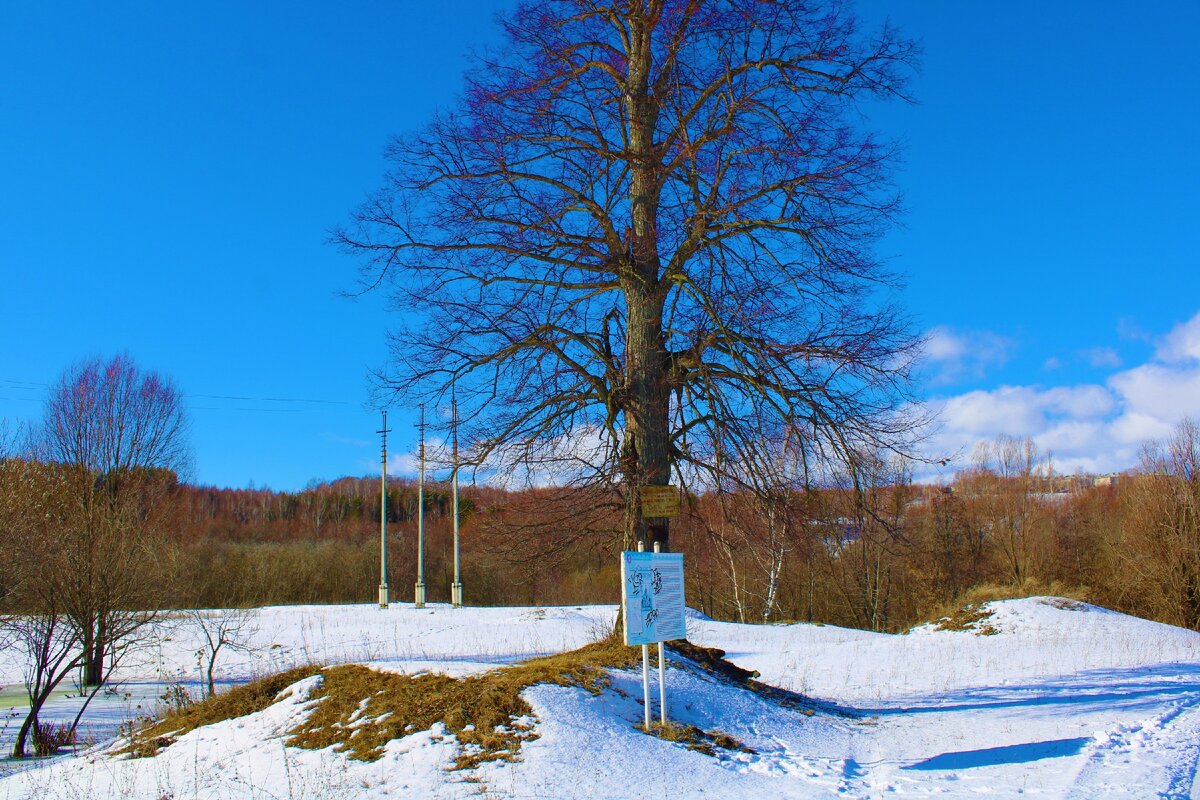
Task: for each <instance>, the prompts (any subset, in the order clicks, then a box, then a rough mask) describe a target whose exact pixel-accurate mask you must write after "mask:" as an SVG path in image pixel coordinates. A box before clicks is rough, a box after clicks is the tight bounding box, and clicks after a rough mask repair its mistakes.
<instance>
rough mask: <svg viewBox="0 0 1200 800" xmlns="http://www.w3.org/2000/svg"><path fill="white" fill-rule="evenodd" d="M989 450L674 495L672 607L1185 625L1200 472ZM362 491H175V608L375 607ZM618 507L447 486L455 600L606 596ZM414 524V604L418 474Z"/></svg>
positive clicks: (438, 539)
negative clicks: (840, 475)
mask: <svg viewBox="0 0 1200 800" xmlns="http://www.w3.org/2000/svg"><path fill="white" fill-rule="evenodd" d="M1019 444H1020V443H1019ZM993 455H994V458H992V459H990V460H989V459H980V460H978V462H977V464H976V466H975V467H973V468H972V469H970V470H966V471H964V472H963V473H961V474H960V475H959V477H958V479H957V480H956V481H955V483H954V484H953V485H952V486H947V487H933V486H920V485H914V484H912V483H910V482H908V481H907V480H906V479H905V477H904V475H903V473H902V472H890V473H887V474H884V473H880V474H878V475H875V476H874V480H873V481H871V480H869V481H866V482H863V483H861V484H860V485H859V486H858V487H857V488H853V489H851V488H842V489H837V488H833V489H822V490H807V491H805V490H793V491H782V492H777V493H775V494H773V495H771V496H769V497H761V496H757V495H752V494H750V493H746V492H735V491H731V492H723V493H718V492H708V493H705V494H702V495H699V496H695V495H692V496H688V497H687V498H686V500H685V502H684V509H683V513H682V515H681V517H680V518H679V519H677V520H675V521H674V523H673V525H672V531H671V549H674V550H680V551H682V552H684V553H685V556H686V564H687V578H688V585H687V592H688V597H687V600H688V603H689V605H691V606H693V607H695V608H698V609H699V610H701V611H703V612H704V613H706V614H709V615H711V616H713V617H716V618H720V619H736V620H744V621H758V622H773V621H780V620H803V621H811V622H823V623H830V624H837V625H845V626H851V627H858V628H865V629H871V630H880V631H898V630H905V629H907V628H908V627H910V626H912V625H913V624H916V623H918V622H921V621H924V620H927V619H930V618H933V617H936V616H938V615H940V614H943V613H947V612H948V611H950V610H952V609H953V608H954V607H955V606H956V605H958V604H961V603H962V602H965V601H966V600H969V599H971V598H986V597H990V596H1011V595H1021V594H1030V593H1057V594H1070V595H1072V596H1076V597H1080V598H1086V599H1089V600H1092V601H1094V602H1097V603H1099V604H1101V605H1104V606H1107V607H1110V608H1114V609H1117V610H1122V611H1127V612H1130V613H1135V614H1138V615H1141V616H1145V617H1148V618H1151V619H1157V620H1161V621H1163V622H1169V623H1172V624H1177V625H1182V626H1185V627H1189V628H1193V629H1200V515H1197V513H1196V510H1197V509H1198V508H1200V478H1197V477H1196V475H1195V474H1194V473H1187V474H1185V473H1183V472H1179V471H1177V470H1173V469H1171V468H1169V466H1170V465H1167V464H1164V465H1162V466H1163V468H1161V469H1152V468H1147V469H1144V470H1143V471H1142V472H1139V473H1136V474H1130V475H1126V476H1122V478H1121V479H1120V480H1118V481H1116V482H1115V483H1113V484H1112V485H1107V486H1099V487H1093V486H1090V485H1086V484H1082V483H1079V482H1076V483H1074V484H1072V485H1071V486H1069V487H1068V486H1067V483H1066V482H1064V481H1063V480H1061V479H1057V478H1054V477H1048V475H1049V471H1048V470H1047V469H1045V465H1044V464H1043V462H1042V461H1041V460H1040V459H1039V458H1038V457H1037V454H1036V451H1033V450H1031V449H1029V445H1028V443H1024V446H1023V447H1017V448H1013V447H1009V452H1008V453H1007V454H1005V453H1002V452H1001V448H1000V447H997V448H996V449H995V451H994V453H993ZM388 486H389V488H388V493H387V494H388V496H387V510H388V511H387V515H388V521H389V583H390V588H391V594H392V597H393V598H395V599H397V600H404V599H411V596H412V588H413V583H414V581H415V579H416V530H417V526H416V516H417V513H416V512H417V488H416V486H415V485H414V484H413V483H412V482H409V481H403V480H393V481H390V482H389V484H388ZM379 492H380V487H379V480H378V478H343V479H341V480H337V481H334V482H331V483H325V484H320V485H314V486H312V487H310V488H308V489H305V490H304V491H301V492H295V493H285V492H273V491H268V490H253V489H243V490H232V489H214V488H205V487H193V486H186V485H184V486H178V487H177V488H176V489H175V490H174V491H173V492H172V493H171V500H170V504H171V507H170V511H169V513H168V514H167V515H166V519H165V522H164V524H166V525H167V526H168V527H169V530H170V533H169V539H170V540H171V541H173V542H174V543H175V545H176V547H177V549H178V554H177V557H176V559H175V561H174V563H175V564H176V567H175V573H174V577H173V580H174V582H175V585H176V586H177V589H178V591H177V592H176V593H175V594H174V597H175V601H176V602H178V603H180V604H186V605H195V606H218V605H235V604H249V603H254V604H261V603H326V602H368V601H372V600H374V599H375V597H376V591H377V587H378V583H379V501H380V497H379ZM621 508H622V504H621V500H620V498H619V497H618V496H617V495H616V494H615V492H605V491H602V490H595V489H525V490H520V491H506V490H502V489H497V488H490V487H473V486H465V487H463V488H462V491H461V513H462V533H461V539H462V563H463V567H462V572H463V584H464V586H465V600H466V602H467V603H468V604H479V605H493V604H496V605H498V604H512V605H560V604H576V603H595V602H615V601H616V600H617V599H618V566H617V564H618V560H617V552H618V551H619V550H620V548H621V546H622V542H621V536H620V530H621V520H622V517H621ZM425 519H426V550H425V581H426V584H427V587H428V588H427V591H428V599H429V600H430V601H431V602H436V601H446V600H448V599H449V585H450V582H451V570H452V550H451V525H450V494H449V487H448V486H446V485H441V484H427V485H426V490H425Z"/></svg>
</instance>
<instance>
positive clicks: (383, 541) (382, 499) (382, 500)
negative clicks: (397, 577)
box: [376, 408, 388, 608]
mask: <svg viewBox="0 0 1200 800" xmlns="http://www.w3.org/2000/svg"><path fill="white" fill-rule="evenodd" d="M376 433H378V434H380V435H381V436H382V437H383V458H382V469H381V470H380V472H379V474H380V478H379V490H380V491H379V607H380V608H387V607H388V582H387V435H388V426H387V409H386V408H385V409H384V410H383V427H382V428H380V429H379V430H378V431H376Z"/></svg>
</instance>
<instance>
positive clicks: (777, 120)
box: [336, 0, 914, 541]
mask: <svg viewBox="0 0 1200 800" xmlns="http://www.w3.org/2000/svg"><path fill="white" fill-rule="evenodd" d="M502 25H503V28H504V33H505V38H506V44H505V45H504V46H503V47H502V48H501V49H500V50H498V51H496V52H492V53H486V54H483V55H480V56H478V57H477V58H476V60H475V63H474V67H473V68H472V69H471V70H470V72H469V73H468V74H467V77H466V88H465V93H464V96H463V98H462V100H461V102H460V103H459V104H458V105H457V106H456V107H455V108H454V109H453V110H449V111H445V112H444V113H441V114H439V115H438V116H437V117H436V118H435V119H434V120H433V121H432V122H431V123H430V124H429V125H428V126H427V127H426V128H425V129H424V130H422V131H420V132H418V133H415V134H413V135H409V136H402V137H400V138H397V139H396V140H395V141H394V142H393V144H392V145H391V147H390V149H389V151H388V156H389V158H390V159H391V162H392V164H393V165H394V168H393V169H392V170H391V172H390V173H389V174H388V176H387V179H386V182H385V184H384V186H383V188H382V189H380V190H379V191H378V192H377V193H375V194H374V195H373V196H372V197H371V198H370V199H369V200H368V201H367V202H366V203H365V204H364V205H363V206H362V207H361V208H360V209H359V211H358V212H357V214H356V215H355V218H354V221H353V224H351V225H349V226H347V227H346V228H345V229H344V230H341V231H339V232H338V233H337V234H336V238H337V239H338V241H340V243H341V244H343V245H344V246H345V247H346V248H348V249H349V250H351V251H353V252H356V253H359V254H360V255H361V256H363V257H364V259H365V265H364V281H365V285H366V286H369V287H377V286H381V285H382V286H386V287H390V289H391V291H392V292H393V297H394V299H395V303H396V305H397V307H398V308H399V309H400V310H402V311H403V312H404V313H403V315H402V316H401V318H400V323H399V327H398V329H397V330H396V331H395V332H394V334H393V340H392V353H393V356H394V359H393V369H390V370H389V371H388V373H387V375H386V380H385V385H386V386H387V387H389V388H391V389H394V390H396V391H397V392H399V393H400V394H401V395H402V396H403V397H405V398H406V399H409V400H417V399H426V400H429V399H431V398H432V399H434V400H437V399H439V398H444V392H445V391H446V389H447V387H448V386H450V385H451V384H455V385H456V386H457V391H458V397H459V401H460V404H461V405H462V407H463V411H464V414H463V417H464V420H465V422H464V425H465V427H466V432H467V433H469V434H471V435H472V440H473V441H474V443H475V449H474V450H473V458H475V459H476V460H478V461H480V462H482V461H483V460H484V459H487V458H491V459H493V461H496V460H499V461H501V462H503V465H504V467H506V468H509V469H514V470H529V469H534V470H535V471H536V470H543V469H545V468H546V462H547V461H562V462H564V463H566V464H568V465H569V468H570V470H571V471H572V473H573V474H574V476H575V477H577V478H581V479H588V480H594V479H600V480H604V481H611V482H612V483H613V484H614V485H619V486H621V487H622V488H623V490H624V496H625V502H626V523H625V534H626V539H627V541H628V540H629V539H632V538H634V537H636V538H643V537H645V536H646V533H647V521H646V520H644V519H643V517H642V513H641V505H640V499H639V492H638V491H637V488H638V487H640V486H643V485H664V484H667V483H669V482H670V481H671V479H672V473H673V472H675V473H677V474H678V475H680V476H682V477H683V478H684V479H687V480H691V481H700V482H702V483H706V484H707V485H712V484H714V483H716V482H732V483H733V484H744V483H746V482H747V474H748V473H751V472H757V471H760V470H762V469H767V470H769V469H770V465H771V464H774V463H776V462H777V461H778V452H779V449H780V447H781V445H786V446H787V447H789V448H790V449H791V450H792V456H793V458H792V460H797V459H798V460H799V461H800V463H801V465H802V468H803V469H804V470H805V471H806V473H805V474H807V475H812V474H815V473H820V472H821V471H822V470H824V469H825V468H826V466H827V464H828V463H829V462H830V461H831V460H838V459H841V458H843V457H844V456H846V455H847V454H848V453H851V452H853V451H855V450H858V449H862V448H864V447H870V448H884V449H888V448H897V447H902V443H903V440H904V437H905V435H906V434H907V431H908V429H909V427H910V425H909V422H908V421H907V420H904V419H901V418H899V417H898V416H897V415H896V411H897V410H898V408H900V407H901V406H902V405H903V402H904V391H905V387H906V383H907V377H908V368H909V363H910V360H911V356H912V355H913V349H914V340H913V339H912V338H911V337H910V336H909V334H908V332H907V328H906V324H905V321H904V319H903V318H902V316H901V315H900V314H899V313H898V311H897V310H896V308H895V307H894V306H892V305H891V304H890V303H889V300H888V289H889V288H890V287H891V285H892V280H893V277H892V276H891V275H889V274H888V273H887V271H886V270H884V269H883V268H882V266H881V264H880V263H879V262H878V261H877V260H876V258H875V257H874V256H873V254H872V245H873V243H874V241H875V239H876V237H877V236H878V235H879V234H880V232H881V231H882V230H883V229H884V227H885V226H886V224H887V223H888V221H889V220H890V219H891V217H892V216H893V214H894V212H895V211H896V209H897V203H896V195H895V193H894V191H893V189H892V187H891V186H890V185H889V166H890V162H891V161H892V159H893V156H894V152H893V148H892V147H891V146H889V145H887V144H885V143H881V142H880V141H878V140H877V139H876V138H874V137H873V136H872V135H871V134H869V133H866V132H864V131H863V130H862V129H861V120H862V115H861V111H862V106H863V102H864V101H874V100H876V99H878V98H888V97H903V96H904V95H903V93H904V86H905V80H906V77H907V76H908V74H909V72H910V71H911V69H912V66H913V59H914V47H913V45H912V43H911V42H909V41H907V40H905V39H903V38H901V37H899V36H897V35H896V33H895V32H894V31H893V30H892V29H891V28H889V27H886V26H885V27H882V28H880V29H877V30H874V31H870V32H863V31H860V30H859V28H858V25H857V23H856V21H855V19H854V17H853V16H852V15H851V14H849V13H848V12H847V11H846V10H845V9H844V8H843V7H842V6H841V4H838V3H826V2H816V3H802V2H794V1H793V0H703V1H702V0H548V1H546V0H539V1H538V2H522V3H519V4H518V5H517V7H516V8H515V10H514V11H513V12H512V13H511V14H510V15H508V16H507V17H506V18H504V19H503V20H502ZM585 465H586V466H585ZM718 465H724V466H720V467H719V466H718ZM760 477H761V476H760ZM662 522H664V520H649V523H650V526H649V527H650V529H651V530H650V533H651V534H652V535H653V537H654V538H656V539H665V538H666V528H665V525H662V524H659V523H662Z"/></svg>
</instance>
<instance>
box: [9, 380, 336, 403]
mask: <svg viewBox="0 0 1200 800" xmlns="http://www.w3.org/2000/svg"><path fill="white" fill-rule="evenodd" d="M0 383H3V384H7V386H6V387H5V388H7V389H17V390H21V389H24V390H29V391H38V390H43V389H48V388H49V387H50V384H48V383H39V382H37V381H26V380H14V379H12V378H0ZM183 396H184V397H190V398H195V399H197V400H237V401H239V402H243V403H312V404H314V405H329V406H349V405H354V403H352V402H351V401H349V400H329V399H318V398H311V397H253V396H251V395H237V394H194V393H191V392H184V393H183ZM30 399H32V398H24V397H16V398H14V397H0V400H30ZM192 408H195V409H197V410H200V411H220V410H224V409H220V408H215V407H206V406H192ZM238 410H242V411H275V410H281V409H270V408H256V409H238Z"/></svg>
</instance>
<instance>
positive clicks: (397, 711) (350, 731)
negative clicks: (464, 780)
mask: <svg viewBox="0 0 1200 800" xmlns="http://www.w3.org/2000/svg"><path fill="white" fill-rule="evenodd" d="M638 658H639V651H638V650H637V649H636V648H633V647H626V646H625V645H624V644H622V643H621V642H620V641H619V640H613V639H607V640H604V641H600V642H596V643H594V644H590V645H587V646H586V647H582V648H580V649H578V650H572V651H571V652H568V653H560V654H558V655H553V656H546V657H544V658H537V659H533V660H532V661H527V662H525V663H523V664H518V665H515V666H511V667H504V668H501V669H496V670H492V671H491V672H486V673H483V674H482V675H470V676H467V677H465V678H450V677H447V676H445V675H436V674H429V673H426V674H423V675H416V676H412V675H398V674H389V673H384V672H377V671H375V670H372V669H368V668H367V667H362V666H356V665H348V666H341V667H331V668H329V669H327V670H325V671H324V681H323V683H322V685H321V686H320V687H319V688H317V689H315V690H314V691H313V693H312V699H313V700H315V701H317V704H316V707H315V708H314V709H313V710H312V712H311V713H310V714H309V715H308V717H307V718H306V719H305V721H304V722H303V723H301V724H300V725H299V726H297V727H296V728H295V729H294V730H293V731H292V732H291V734H292V735H291V738H290V739H289V740H288V744H289V745H294V746H297V747H305V748H309V749H320V748H325V747H333V748H334V749H335V750H337V751H338V752H342V753H346V754H347V755H348V756H349V757H350V758H354V759H358V760H360V761H374V760H376V759H378V758H379V757H380V756H382V755H383V748H384V746H385V745H387V743H388V742H390V741H392V740H393V739H400V738H402V737H404V736H408V735H409V734H412V733H415V732H417V731H423V730H428V729H430V728H432V727H433V726H434V724H436V723H439V722H440V723H441V724H442V725H443V726H444V727H445V729H446V731H447V732H448V733H452V734H454V735H455V736H456V737H457V738H458V741H459V743H460V744H461V745H462V752H461V753H460V754H459V756H458V757H457V758H456V760H455V765H454V766H455V768H457V769H472V768H474V767H477V766H479V765H480V764H482V763H484V762H487V761H497V760H501V761H513V760H515V759H516V758H517V755H518V753H519V752H520V749H521V744H522V743H523V742H527V741H531V740H533V739H536V738H537V734H536V733H534V732H533V729H532V725H531V724H530V723H529V722H528V719H527V718H528V716H529V715H530V714H532V712H533V709H532V708H531V707H530V706H529V704H528V703H527V702H525V700H523V699H522V698H521V692H522V691H524V690H525V689H528V688H529V687H531V686H535V685H537V684H544V683H546V684H555V685H558V686H579V687H582V688H584V689H587V690H588V691H589V692H592V693H593V694H600V693H601V692H602V691H604V689H605V688H606V687H607V686H608V685H609V680H608V673H607V669H608V668H630V667H633V666H634V665H635V664H636V663H637V660H638Z"/></svg>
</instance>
